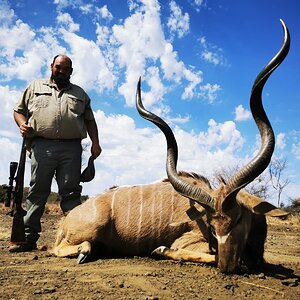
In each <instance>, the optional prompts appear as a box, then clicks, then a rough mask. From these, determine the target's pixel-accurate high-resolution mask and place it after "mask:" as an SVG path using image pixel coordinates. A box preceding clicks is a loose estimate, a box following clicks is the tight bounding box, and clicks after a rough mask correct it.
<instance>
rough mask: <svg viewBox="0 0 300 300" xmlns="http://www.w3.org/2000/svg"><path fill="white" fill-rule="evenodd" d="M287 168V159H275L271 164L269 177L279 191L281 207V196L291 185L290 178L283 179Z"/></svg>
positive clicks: (278, 198)
mask: <svg viewBox="0 0 300 300" xmlns="http://www.w3.org/2000/svg"><path fill="white" fill-rule="evenodd" d="M286 167H287V160H286V158H275V159H273V160H272V161H271V162H270V165H269V175H270V180H271V183H272V186H273V188H274V189H275V190H276V191H277V206H278V207H280V202H281V195H282V192H283V190H284V188H285V187H286V186H287V185H288V184H289V183H290V180H289V179H288V178H283V172H284V170H285V169H286Z"/></svg>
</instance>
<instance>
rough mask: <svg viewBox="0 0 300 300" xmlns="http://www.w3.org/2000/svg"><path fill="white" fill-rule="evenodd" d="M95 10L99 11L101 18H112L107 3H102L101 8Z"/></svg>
mask: <svg viewBox="0 0 300 300" xmlns="http://www.w3.org/2000/svg"><path fill="white" fill-rule="evenodd" d="M96 11H97V12H99V14H100V15H101V17H102V18H103V19H107V20H112V18H113V16H112V14H111V12H110V11H109V10H108V8H107V5H104V6H102V7H101V8H97V9H96Z"/></svg>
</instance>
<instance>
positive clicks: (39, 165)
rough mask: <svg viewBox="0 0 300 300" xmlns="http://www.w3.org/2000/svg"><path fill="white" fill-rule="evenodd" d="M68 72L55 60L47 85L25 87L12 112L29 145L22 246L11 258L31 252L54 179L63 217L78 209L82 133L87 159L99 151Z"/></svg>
mask: <svg viewBox="0 0 300 300" xmlns="http://www.w3.org/2000/svg"><path fill="white" fill-rule="evenodd" d="M72 71H73V69H72V61H71V59H70V58H69V57H67V56H65V55H57V56H55V57H54V59H53V62H52V64H51V78H50V80H49V79H48V80H34V81H33V82H31V83H30V84H29V86H28V87H27V89H26V90H25V92H24V94H23V96H22V98H21V99H20V100H19V102H18V103H17V105H16V106H15V109H14V119H15V121H16V123H17V124H18V126H19V127H20V133H21V134H22V135H23V136H24V135H25V136H26V138H27V141H30V151H31V181H30V189H29V194H28V197H27V199H26V204H27V214H26V216H25V217H24V223H25V236H26V243H23V244H17V245H13V246H12V247H10V250H9V251H11V252H26V251H31V250H34V249H36V242H37V240H38V238H39V234H40V232H41V217H42V215H43V213H44V209H45V205H46V202H47V198H48V196H49V194H50V191H51V183H52V179H53V177H54V176H55V178H56V181H57V185H58V193H59V196H60V200H61V202H60V206H61V209H62V211H63V212H68V211H69V210H71V209H72V208H74V207H75V206H77V205H79V204H80V203H81V202H80V196H81V190H82V187H81V185H80V175H81V155H82V147H81V140H82V139H84V138H85V137H86V136H87V133H88V135H89V137H90V139H91V141H92V145H91V155H92V157H93V158H94V159H95V158H97V157H98V156H99V155H100V153H101V151H102V150H101V147H100V144H99V138H98V128H97V124H96V122H95V119H94V115H93V112H92V109H91V106H90V98H89V97H88V95H87V94H86V93H85V91H84V90H83V89H82V88H80V87H79V86H77V85H74V84H72V83H70V76H71V74H72ZM28 113H29V116H30V119H29V122H28V124H26V115H27V114H28Z"/></svg>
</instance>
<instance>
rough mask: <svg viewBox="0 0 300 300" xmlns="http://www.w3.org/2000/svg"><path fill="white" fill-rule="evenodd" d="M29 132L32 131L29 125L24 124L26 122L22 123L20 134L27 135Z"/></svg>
mask: <svg viewBox="0 0 300 300" xmlns="http://www.w3.org/2000/svg"><path fill="white" fill-rule="evenodd" d="M30 131H32V127H31V125H30V123H28V124H26V122H23V123H22V124H21V125H20V133H21V134H22V136H24V135H27V134H28V133H29V132H30Z"/></svg>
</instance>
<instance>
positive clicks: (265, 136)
mask: <svg viewBox="0 0 300 300" xmlns="http://www.w3.org/2000/svg"><path fill="white" fill-rule="evenodd" d="M280 21H281V24H282V26H283V30H284V41H283V44H282V47H281V49H280V50H279V51H278V53H277V54H276V55H275V56H274V57H273V58H272V59H271V61H270V62H269V63H268V64H267V65H266V66H265V67H264V68H263V70H262V71H261V72H260V73H259V74H258V76H257V78H256V80H255V82H254V84H253V87H252V91H251V97H250V108H251V112H252V116H253V118H254V120H255V122H256V125H257V127H258V130H259V132H260V136H261V147H260V149H259V152H258V153H257V155H256V156H255V157H254V158H253V159H252V160H251V161H250V162H249V163H248V164H247V165H245V166H244V167H243V168H242V169H241V170H240V171H239V172H237V173H236V174H235V175H234V176H232V177H231V178H230V179H229V180H228V181H227V182H225V181H222V182H221V183H220V186H219V187H218V188H217V189H216V190H215V191H213V193H208V192H206V191H204V190H203V189H201V188H200V187H198V186H195V185H193V184H190V183H188V182H186V181H185V180H184V179H183V178H182V177H180V176H179V175H178V172H177V170H176V165H177V158H178V148H177V143H176V140H175V137H174V134H173V132H172V130H171V128H170V127H169V126H168V125H167V124H166V123H165V122H164V121H163V120H162V119H161V118H159V117H158V116H156V115H154V114H153V113H151V112H149V111H147V110H146V109H145V108H144V106H143V104H142V100H141V80H139V82H138V87H137V97H136V106H137V110H138V112H139V114H140V115H141V116H142V117H143V118H145V119H147V120H149V121H151V122H152V123H154V124H155V125H156V126H157V127H159V128H160V129H161V131H162V132H163V133H164V135H165V137H166V141H167V162H166V170H167V175H168V178H169V180H170V182H171V184H172V185H173V187H174V189H175V190H176V191H177V192H179V193H180V194H182V195H183V196H185V197H187V198H189V199H191V200H194V201H195V202H197V203H199V204H201V205H202V206H203V207H205V208H206V211H207V216H208V222H209V224H210V225H211V227H212V231H213V235H214V236H215V237H216V241H217V249H216V250H217V253H218V255H217V263H218V267H219V268H220V270H221V271H222V272H224V273H231V272H235V271H236V270H237V269H238V268H239V265H240V263H241V259H242V255H243V251H244V248H245V246H246V242H247V238H248V234H249V232H250V227H251V220H252V214H253V213H255V214H269V215H273V216H274V215H275V216H276V214H277V215H280V213H281V212H282V211H281V212H280V210H278V209H276V208H275V207H274V206H273V205H271V204H270V203H268V202H266V201H263V200H262V199H259V198H257V197H255V196H251V195H250V194H248V193H247V192H245V191H244V190H242V188H243V187H245V186H246V185H247V184H249V183H250V182H252V181H253V180H254V179H255V178H256V177H257V176H258V175H260V174H261V173H262V172H263V171H264V170H265V169H266V168H267V166H268V165H269V163H270V160H271V157H272V154H273V151H274V147H275V138H274V133H273V129H272V126H271V124H270V122H269V120H268V117H267V115H266V113H265V110H264V108H263V105H262V98H261V96H262V90H263V87H264V85H265V83H266V81H267V79H268V78H269V76H270V75H271V73H272V72H273V71H274V70H275V69H276V68H277V67H278V66H279V65H280V64H281V62H282V61H283V60H284V59H285V57H286V55H287V54H288V51H289V46H290V36H289V32H288V29H287V27H286V25H285V23H284V22H283V21H282V20H280Z"/></svg>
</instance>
